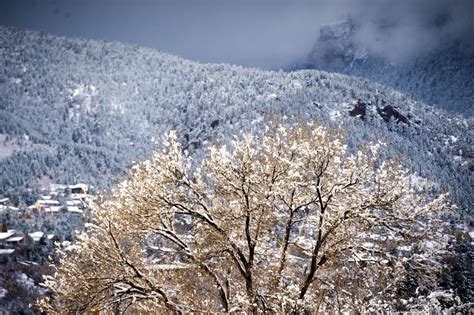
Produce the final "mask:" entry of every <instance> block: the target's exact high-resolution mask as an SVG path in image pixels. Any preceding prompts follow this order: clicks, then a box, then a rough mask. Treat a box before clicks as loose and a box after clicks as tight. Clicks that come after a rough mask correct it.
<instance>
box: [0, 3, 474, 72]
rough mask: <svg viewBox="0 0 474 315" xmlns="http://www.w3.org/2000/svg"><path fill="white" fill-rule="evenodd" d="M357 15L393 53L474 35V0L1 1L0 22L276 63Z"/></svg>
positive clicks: (374, 42)
mask: <svg viewBox="0 0 474 315" xmlns="http://www.w3.org/2000/svg"><path fill="white" fill-rule="evenodd" d="M347 14H351V15H352V16H353V17H354V18H355V19H356V20H358V21H360V23H361V28H360V31H359V32H358V34H357V37H356V38H357V41H358V43H359V44H360V45H363V46H364V47H367V48H368V49H370V50H372V51H374V52H376V53H379V54H380V55H383V56H385V57H387V58H393V59H394V60H395V59H399V58H406V57H411V56H414V55H417V54H420V53H423V52H425V51H427V50H431V49H436V48H437V47H438V46H439V45H440V44H439V43H440V42H441V40H442V39H443V38H444V39H445V38H449V39H452V38H462V40H463V41H465V42H467V43H472V42H473V41H474V39H473V38H474V35H473V34H474V33H473V31H474V27H473V25H474V0H393V1H389V0H312V1H311V0H293V1H292V0H287V1H283V0H155V1H153V0H1V1H0V24H2V25H8V26H19V27H24V28H29V29H35V30H44V31H47V32H50V33H53V34H59V35H67V36H79V37H85V38H94V39H105V40H115V41H122V42H127V43H133V44H138V45H142V46H147V47H152V48H158V49H161V50H164V51H167V52H170V53H173V54H177V55H180V56H183V57H186V58H189V59H192V60H198V61H201V62H226V63H233V64H240V65H244V66H255V67H260V68H271V69H278V68H280V67H286V66H287V65H288V64H291V63H292V62H294V61H295V60H297V59H299V58H302V57H305V56H306V55H307V54H308V53H309V51H310V50H311V48H312V47H313V45H314V44H315V43H316V41H317V38H318V34H319V27H320V25H323V24H327V23H330V22H333V21H335V20H337V19H338V18H341V17H343V16H345V15H347Z"/></svg>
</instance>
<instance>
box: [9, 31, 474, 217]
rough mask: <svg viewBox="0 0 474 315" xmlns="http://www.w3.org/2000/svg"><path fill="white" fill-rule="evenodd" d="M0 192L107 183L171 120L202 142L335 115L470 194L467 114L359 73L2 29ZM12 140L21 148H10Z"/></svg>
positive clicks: (327, 120)
mask: <svg viewBox="0 0 474 315" xmlns="http://www.w3.org/2000/svg"><path fill="white" fill-rule="evenodd" d="M0 56H1V59H0V60H2V62H1V67H2V69H1V71H0V134H2V136H3V137H4V138H3V139H4V141H3V142H4V144H3V145H4V146H6V147H8V148H12V147H15V148H16V149H15V150H14V151H12V152H11V150H10V151H9V152H10V153H9V154H8V156H5V155H3V158H2V159H0V171H1V174H2V176H1V177H0V195H2V194H4V195H10V196H12V195H16V194H18V193H19V192H21V193H22V196H23V197H26V198H27V197H28V196H27V194H26V193H25V192H27V190H26V189H27V188H31V187H34V186H35V184H37V182H38V181H45V180H48V181H54V182H63V183H71V182H76V181H85V182H87V183H90V184H94V185H98V186H100V187H105V186H107V185H109V184H110V183H111V182H113V180H114V176H121V175H123V174H124V172H125V171H126V170H127V169H128V168H129V167H130V165H131V164H132V161H134V160H140V159H143V158H145V157H146V156H147V155H148V154H149V153H150V151H151V150H152V148H153V147H154V146H155V144H154V140H155V139H156V140H157V139H159V138H160V136H161V135H162V134H163V133H164V132H165V131H167V130H169V129H170V128H175V129H176V130H177V132H178V135H179V136H180V139H181V141H182V142H183V143H184V145H185V146H186V147H187V148H188V149H189V150H190V151H191V152H193V153H195V154H197V155H199V154H201V153H202V150H201V148H202V147H203V144H204V142H205V141H226V140H228V139H231V137H232V135H234V134H235V133H237V132H239V131H241V130H247V131H253V132H258V131H259V130H260V126H262V125H263V123H264V122H265V121H266V120H268V119H271V118H278V119H279V118H281V117H285V116H286V117H288V119H289V120H291V119H295V120H300V119H316V120H319V121H320V122H322V123H324V124H330V125H342V126H343V128H345V129H346V130H347V135H348V138H349V143H350V144H351V145H357V144H358V143H360V142H361V141H365V140H371V139H384V141H385V142H387V143H388V144H389V149H388V152H387V155H390V156H394V155H400V156H402V158H403V160H404V161H405V163H406V164H407V165H408V166H409V167H410V168H412V169H413V170H414V171H416V172H417V173H418V174H419V175H420V176H425V177H428V178H431V179H433V180H435V181H437V182H438V183H440V185H441V187H443V188H446V189H448V188H449V189H452V190H453V198H454V200H455V201H456V202H458V203H460V204H461V205H462V206H464V207H465V208H468V207H469V206H470V205H472V198H473V197H472V196H473V195H474V193H473V191H472V182H471V179H470V174H471V173H470V170H469V165H471V164H470V163H471V162H472V159H473V158H474V156H473V153H472V152H473V150H472V142H470V141H472V139H473V137H472V135H471V136H469V132H472V128H471V124H472V120H471V119H469V118H460V117H455V116H452V115H450V114H448V113H447V112H445V111H442V110H438V109H435V108H433V107H429V106H426V105H425V104H423V103H421V102H417V101H415V100H413V99H411V98H410V97H408V96H406V95H404V94H402V93H400V92H397V91H396V90H393V89H391V88H388V87H384V86H383V85H380V84H376V83H372V82H369V81H367V80H364V79H360V78H357V77H349V76H345V75H340V74H330V73H326V72H322V71H315V70H305V71H297V72H293V73H284V72H271V71H261V70H256V69H245V68H242V67H237V66H230V65H216V64H199V63H195V62H191V61H188V60H184V59H181V58H178V57H175V56H171V55H169V54H166V53H162V52H159V51H156V50H152V49H146V48H140V47H136V46H130V45H124V44H120V43H108V42H99V41H90V40H82V39H70V38H63V37H55V36H51V35H48V34H44V33H40V32H33V31H24V30H18V29H13V28H5V27H2V28H0ZM18 146H19V148H18Z"/></svg>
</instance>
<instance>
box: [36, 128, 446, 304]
mask: <svg viewBox="0 0 474 315" xmlns="http://www.w3.org/2000/svg"><path fill="white" fill-rule="evenodd" d="M383 147H384V145H383V144H382V143H372V144H367V145H366V146H364V147H360V148H359V149H358V150H355V149H349V148H348V147H347V146H346V145H345V138H344V136H343V132H341V130H331V129H328V128H326V127H322V126H320V125H318V124H316V123H301V124H298V125H296V126H294V127H285V126H283V125H279V126H277V127H267V128H266V130H265V132H264V135H263V136H259V137H257V136H250V135H244V136H241V137H236V138H235V140H234V141H233V142H232V145H228V146H225V145H224V146H210V148H209V152H208V154H207V155H206V156H205V157H204V158H203V159H202V161H195V160H193V159H192V158H191V156H189V155H188V154H187V152H186V151H185V150H183V148H182V147H181V146H180V144H179V143H178V141H177V137H176V134H175V133H173V132H172V133H170V135H169V136H168V137H167V138H166V140H165V142H164V145H163V149H162V150H158V151H156V152H154V153H153V154H152V156H151V157H150V159H149V160H148V161H146V162H143V163H140V164H137V165H136V166H135V167H133V169H132V171H131V172H130V176H129V179H128V180H126V181H124V182H123V183H121V184H120V185H119V186H118V187H117V189H116V191H115V192H114V193H113V194H112V196H111V197H109V198H106V200H101V201H98V202H96V203H95V204H93V205H92V207H93V211H92V213H93V217H92V221H91V222H92V223H91V224H89V227H88V231H87V232H84V233H82V234H81V235H80V236H79V239H78V241H77V243H76V244H74V245H73V246H68V247H63V248H62V249H61V250H60V253H61V257H62V258H61V261H60V263H59V264H58V266H57V271H56V273H55V275H54V276H53V277H49V278H47V279H46V281H45V286H46V287H48V288H49V289H50V290H51V291H52V294H51V296H50V297H49V298H46V299H43V300H42V301H39V305H40V306H41V307H42V308H43V309H44V310H50V311H58V312H62V311H64V310H69V311H73V312H87V311H96V310H107V311H110V312H113V311H121V312H126V311H127V310H128V311H130V310H135V311H139V310H141V311H150V310H154V311H171V312H204V311H210V312H251V313H252V312H259V313H260V312H276V313H287V312H293V311H297V312H300V311H310V312H316V311H338V310H339V311H343V310H349V309H352V310H358V311H370V310H375V309H379V310H380V309H390V308H397V307H405V308H407V307H408V305H409V304H410V298H417V297H418V296H422V295H426V294H427V293H428V292H429V290H430V289H431V288H432V287H433V285H435V282H436V274H437V272H438V271H439V270H440V268H441V264H440V263H439V260H438V257H440V256H441V255H442V254H443V252H444V251H445V249H446V244H447V238H446V237H444V236H443V235H444V233H443V230H444V223H443V216H446V215H447V214H448V213H449V210H450V207H449V206H448V205H447V203H446V202H445V198H444V197H445V196H444V195H441V196H434V193H433V189H432V187H431V186H430V185H429V184H427V183H426V182H423V181H422V180H420V178H419V177H416V176H413V175H411V174H410V173H409V172H408V171H407V170H406V169H405V168H404V167H403V166H401V165H400V164H399V163H398V162H397V160H396V159H394V160H391V161H382V160H381V159H380V158H379V154H378V152H379V151H380V150H381V149H383ZM397 305H398V306H397Z"/></svg>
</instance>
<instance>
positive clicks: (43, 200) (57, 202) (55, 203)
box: [38, 199, 59, 205]
mask: <svg viewBox="0 0 474 315" xmlns="http://www.w3.org/2000/svg"><path fill="white" fill-rule="evenodd" d="M38 203H39V204H40V205H59V201H57V200H47V199H46V200H45V199H38Z"/></svg>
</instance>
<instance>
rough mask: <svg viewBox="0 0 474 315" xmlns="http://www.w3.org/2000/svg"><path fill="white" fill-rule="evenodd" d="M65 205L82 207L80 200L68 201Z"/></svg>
mask: <svg viewBox="0 0 474 315" xmlns="http://www.w3.org/2000/svg"><path fill="white" fill-rule="evenodd" d="M66 205H67V206H78V205H82V201H81V200H68V201H66Z"/></svg>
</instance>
